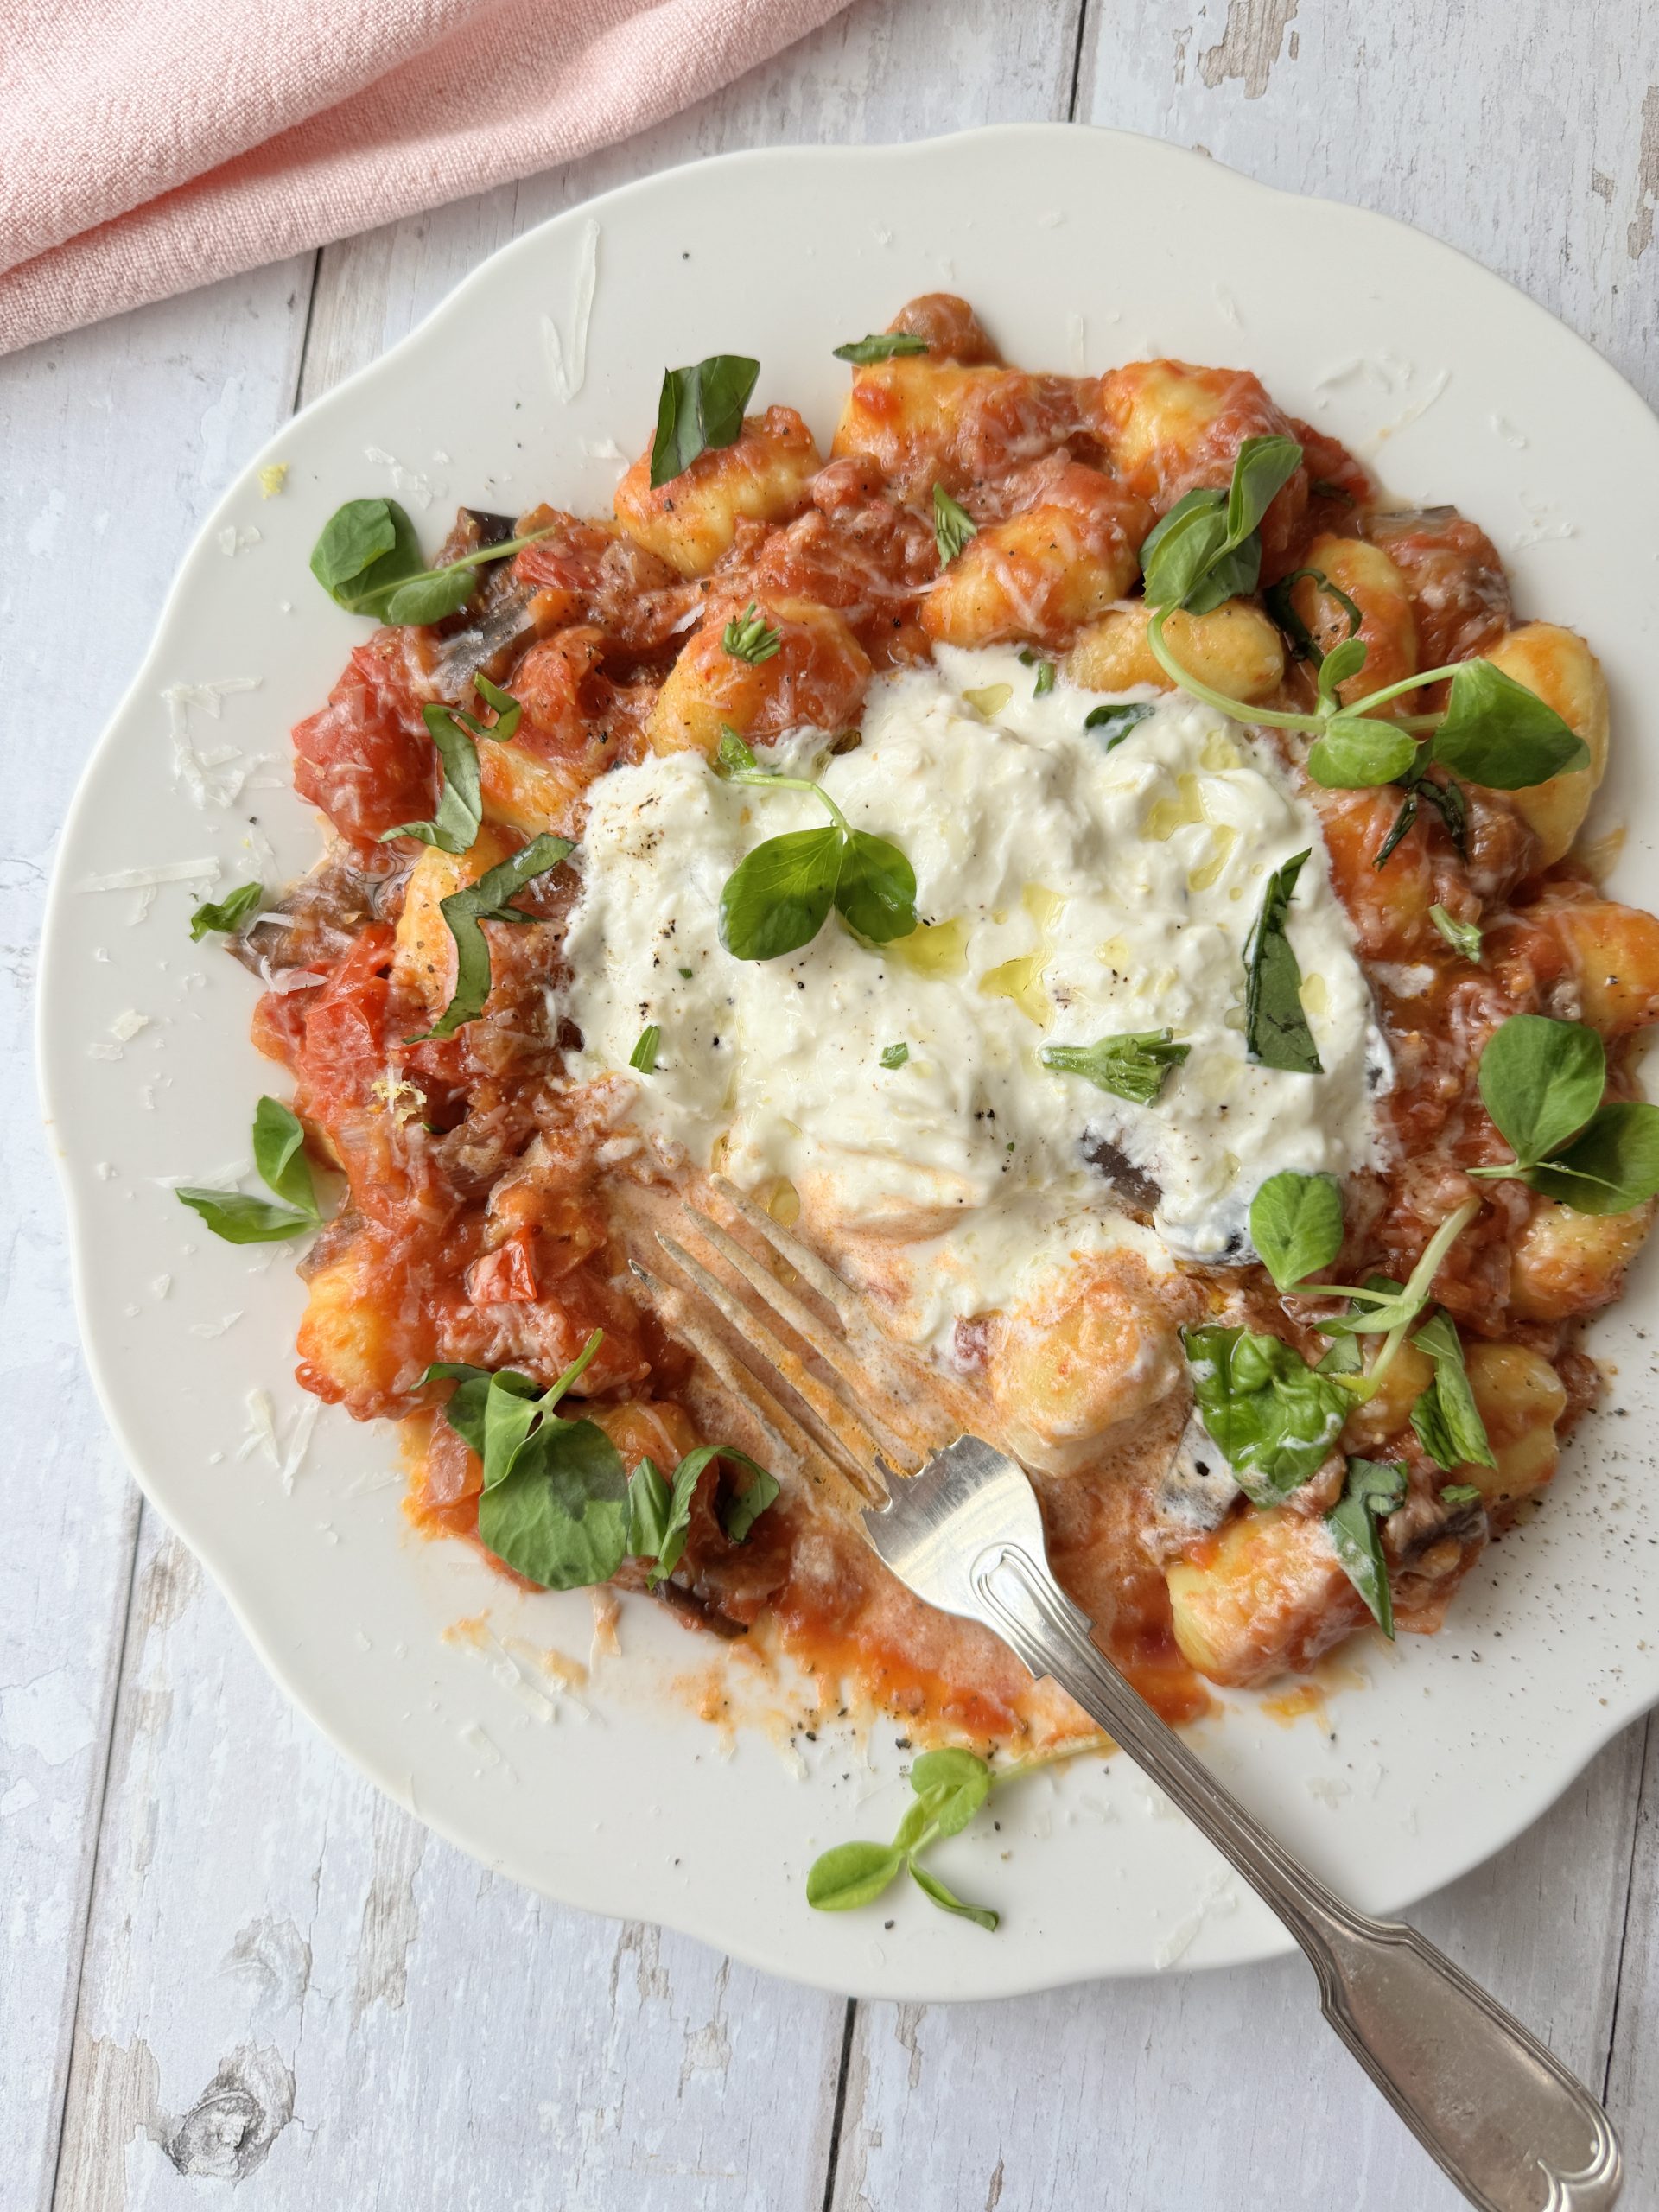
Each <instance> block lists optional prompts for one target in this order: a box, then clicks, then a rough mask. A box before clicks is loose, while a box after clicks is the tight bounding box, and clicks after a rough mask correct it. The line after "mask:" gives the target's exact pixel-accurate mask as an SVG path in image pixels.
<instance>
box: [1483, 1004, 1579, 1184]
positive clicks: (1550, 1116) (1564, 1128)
mask: <svg viewBox="0 0 1659 2212" xmlns="http://www.w3.org/2000/svg"><path fill="white" fill-rule="evenodd" d="M1478 1082H1479V1084H1480V1095H1481V1098H1482V1100H1483V1101H1484V1104H1485V1108H1486V1111H1487V1112H1488V1113H1489V1114H1490V1115H1491V1117H1492V1120H1493V1122H1494V1123H1495V1124H1496V1126H1497V1130H1498V1133H1499V1135H1501V1136H1502V1137H1503V1140H1504V1141H1505V1142H1506V1143H1507V1144H1508V1145H1509V1146H1510V1148H1511V1150H1512V1151H1513V1152H1514V1154H1515V1156H1516V1161H1517V1163H1518V1165H1519V1166H1522V1167H1523V1168H1526V1167H1535V1166H1537V1164H1538V1162H1539V1161H1540V1160H1545V1159H1547V1158H1548V1156H1549V1154H1551V1153H1553V1152H1554V1151H1555V1150H1556V1149H1557V1148H1558V1147H1560V1146H1561V1145H1564V1144H1565V1143H1566V1142H1567V1140H1568V1138H1570V1137H1572V1136H1574V1135H1576V1134H1577V1133H1578V1131H1579V1130H1580V1129H1581V1128H1583V1127H1584V1125H1585V1123H1586V1122H1587V1121H1588V1120H1589V1119H1590V1116H1592V1114H1593V1113H1594V1112H1595V1110H1596V1108H1597V1107H1598V1106H1599V1104H1600V1103H1601V1094H1602V1092H1603V1090H1605V1088H1606V1084H1607V1055H1606V1052H1605V1050H1604V1048H1603V1046H1602V1041H1601V1039H1600V1038H1599V1036H1598V1035H1597V1034H1596V1033H1595V1031H1594V1030H1593V1029H1587V1028H1586V1027H1585V1026H1584V1025H1583V1023H1581V1022H1577V1021H1552V1020H1549V1019H1548V1016H1547V1015H1544V1014H1511V1015H1510V1018H1509V1020H1507V1021H1505V1022H1503V1023H1502V1024H1501V1025H1500V1026H1499V1027H1497V1029H1495V1030H1494V1031H1493V1032H1492V1034H1491V1036H1490V1037H1489V1038H1488V1039H1487V1040H1486V1046H1485V1049H1484V1052H1482V1053H1481V1056H1480V1065H1479V1070H1478Z"/></svg>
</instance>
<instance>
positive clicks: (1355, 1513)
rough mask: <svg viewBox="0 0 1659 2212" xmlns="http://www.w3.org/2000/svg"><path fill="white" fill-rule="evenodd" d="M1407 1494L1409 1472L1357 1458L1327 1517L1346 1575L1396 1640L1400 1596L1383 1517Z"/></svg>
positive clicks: (1395, 1466)
mask: <svg viewBox="0 0 1659 2212" xmlns="http://www.w3.org/2000/svg"><path fill="white" fill-rule="evenodd" d="M1405 1495H1406V1471H1405V1469H1404V1468H1403V1467H1402V1466H1399V1465H1395V1464H1394V1463H1393V1462H1386V1463H1385V1462H1383V1461H1382V1460H1378V1459H1351V1460H1350V1461H1349V1462H1348V1480H1347V1483H1346V1485H1345V1486H1344V1491H1343V1493H1342V1496H1341V1497H1339V1498H1338V1501H1337V1503H1335V1504H1334V1505H1333V1506H1332V1509H1331V1510H1330V1511H1329V1512H1328V1513H1327V1514H1326V1515H1325V1528H1326V1529H1327V1530H1328V1531H1329V1534H1330V1537H1331V1543H1332V1549H1333V1550H1334V1551H1335V1553H1336V1554H1337V1557H1338V1560H1341V1562H1342V1569H1343V1573H1344V1574H1345V1575H1346V1576H1347V1577H1348V1580H1350V1581H1351V1583H1352V1584H1353V1586H1354V1587H1355V1589H1356V1590H1357V1591H1358V1592H1359V1594H1360V1596H1361V1597H1362V1598H1363V1599H1364V1600H1365V1603H1366V1604H1367V1605H1369V1606H1370V1610H1371V1612H1372V1614H1373V1615H1374V1616H1375V1618H1376V1624H1377V1626H1378V1627H1379V1628H1380V1629H1381V1630H1382V1631H1383V1635H1384V1636H1386V1637H1388V1639H1389V1643H1393V1641H1394V1592H1392V1590H1390V1588H1389V1563H1388V1560H1387V1558H1386V1557H1385V1555H1384V1554H1383V1531H1382V1528H1381V1526H1380V1525H1379V1523H1380V1522H1381V1521H1382V1520H1383V1519H1385V1518H1386V1517H1387V1516H1388V1515H1389V1514H1390V1513H1392V1512H1393V1511H1394V1510H1395V1508H1396V1507H1397V1506H1398V1505H1400V1504H1401V1503H1402V1502H1403V1500H1404V1498H1405Z"/></svg>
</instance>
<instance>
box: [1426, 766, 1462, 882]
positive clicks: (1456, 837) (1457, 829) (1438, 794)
mask: <svg viewBox="0 0 1659 2212" xmlns="http://www.w3.org/2000/svg"><path fill="white" fill-rule="evenodd" d="M1416 791H1417V796H1418V798H1421V799H1422V800H1423V801H1425V802H1426V804H1428V805H1430V806H1432V807H1433V809H1434V811H1435V812H1436V813H1437V814H1438V815H1439V816H1440V820H1441V821H1442V822H1443V823H1445V824H1446V835H1447V836H1448V837H1450V838H1451V840H1452V844H1453V845H1454V846H1455V847H1456V849H1457V854H1458V858H1459V860H1464V861H1466V860H1467V859H1468V857H1469V809H1468V806H1467V804H1465V799H1464V796H1463V787H1462V785H1460V784H1456V783H1453V782H1452V780H1451V779H1450V778H1449V777H1448V778H1447V779H1446V782H1445V783H1443V784H1437V783H1436V782H1435V780H1434V779H1433V777H1432V776H1423V777H1420V778H1419V779H1418V780H1417V784H1416Z"/></svg>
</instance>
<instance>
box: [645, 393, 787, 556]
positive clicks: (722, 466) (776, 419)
mask: <svg viewBox="0 0 1659 2212" xmlns="http://www.w3.org/2000/svg"><path fill="white" fill-rule="evenodd" d="M818 467H819V457H818V449H817V446H816V445H815V444H814V443H813V442H812V433H811V432H810V430H809V429H807V427H806V424H805V423H804V422H803V421H802V420H801V418H800V416H798V414H797V413H796V412H795V410H794V409H793V408H792V407H769V408H767V410H766V413H765V414H764V415H748V416H745V417H744V420H743V430H742V435H741V436H740V437H739V439H738V440H737V442H736V443H735V444H734V445H729V446H717V447H714V448H710V449H709V451H708V452H707V453H702V454H698V456H697V458H696V460H695V461H693V462H692V464H691V466H690V468H688V469H684V470H683V471H682V473H681V474H679V475H678V476H674V477H671V478H670V480H669V481H668V482H667V483H666V484H659V485H658V486H656V488H655V489H654V490H653V489H652V481H651V448H650V447H649V446H647V447H646V448H645V452H644V453H642V454H640V456H639V460H638V461H635V462H634V464H633V466H632V468H630V469H629V471H628V473H627V474H626V476H625V477H624V478H623V479H622V481H621V482H620V484H619V485H618V486H617V487H616V518H617V521H618V522H619V523H620V524H621V526H622V528H623V529H624V530H625V531H626V533H627V535H628V536H629V537H631V538H632V540H633V542H634V543H635V544H636V545H642V546H644V548H645V550H646V551H647V552H648V553H654V554H656V555H657V556H658V558H659V559H660V560H664V561H666V562H667V563H668V564H669V566H670V567H671V569H677V570H678V572H679V574H680V575H683V576H706V575H708V573H709V570H710V569H712V568H713V567H714V565H715V562H716V561H718V560H719V558H720V556H721V554H722V553H723V552H725V550H726V549H727V547H728V545H730V543H731V542H732V540H733V539H734V537H736V535H737V526H738V524H739V523H740V522H743V521H754V522H788V521H789V520H790V519H791V517H793V516H795V515H798V514H799V513H801V512H802V511H803V510H804V507H805V506H806V505H807V490H806V486H807V484H808V482H809V480H810V479H811V478H812V477H813V476H814V475H816V474H817V470H818Z"/></svg>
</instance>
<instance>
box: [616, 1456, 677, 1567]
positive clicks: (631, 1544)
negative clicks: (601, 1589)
mask: <svg viewBox="0 0 1659 2212" xmlns="http://www.w3.org/2000/svg"><path fill="white" fill-rule="evenodd" d="M673 1510H674V1507H673V1493H672V1491H671V1490H670V1488H669V1486H668V1484H667V1483H666V1481H665V1480H664V1477H663V1471H662V1469H661V1468H660V1467H659V1466H658V1465H657V1462H656V1461H655V1460H654V1459H652V1458H651V1457H650V1456H649V1454H647V1456H646V1457H645V1459H642V1460H641V1461H640V1462H639V1465H638V1466H637V1467H636V1468H635V1469H634V1471H633V1472H632V1474H631V1475H630V1476H629V1477H628V1557H629V1558H630V1559H654V1560H658V1561H659V1562H660V1560H661V1558H662V1554H663V1548H664V1545H666V1543H667V1542H668V1537H669V1523H670V1521H671V1518H672V1515H673ZM689 1517H690V1516H689V1514H688V1519H689Z"/></svg>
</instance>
